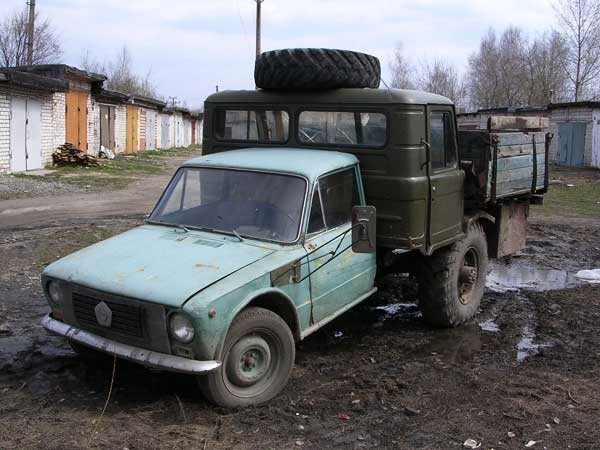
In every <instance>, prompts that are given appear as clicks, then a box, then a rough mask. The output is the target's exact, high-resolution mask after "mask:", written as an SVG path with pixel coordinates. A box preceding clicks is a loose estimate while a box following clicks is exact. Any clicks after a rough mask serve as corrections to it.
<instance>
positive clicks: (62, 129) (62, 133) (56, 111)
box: [52, 92, 67, 148]
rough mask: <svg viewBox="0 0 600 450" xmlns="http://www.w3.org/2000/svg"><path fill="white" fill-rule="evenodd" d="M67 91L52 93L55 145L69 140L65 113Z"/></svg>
mask: <svg viewBox="0 0 600 450" xmlns="http://www.w3.org/2000/svg"><path fill="white" fill-rule="evenodd" d="M65 99H66V97H65V93H64V92H55V93H54V94H52V117H53V127H52V128H53V147H54V148H56V147H58V146H59V145H62V144H64V143H65V141H66V140H67V137H66V136H67V129H66V122H65V120H66V115H65V101H66V100H65Z"/></svg>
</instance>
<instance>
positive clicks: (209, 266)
mask: <svg viewBox="0 0 600 450" xmlns="http://www.w3.org/2000/svg"><path fill="white" fill-rule="evenodd" d="M194 267H197V268H199V269H214V270H219V266H214V265H212V264H202V263H198V264H194Z"/></svg>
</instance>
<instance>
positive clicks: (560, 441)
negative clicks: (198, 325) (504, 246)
mask: <svg viewBox="0 0 600 450" xmlns="http://www.w3.org/2000/svg"><path fill="white" fill-rule="evenodd" d="M76 217H77V216H68V215H65V216H63V217H62V218H61V219H60V220H52V221H49V222H47V223H45V224H35V225H33V226H18V227H8V228H5V229H4V230H0V254H1V265H2V270H1V271H0V399H1V401H0V448H2V449H4V448H7V449H13V448H14V449H24V448H40V449H46V448H49V449H69V448H73V449H79V448H87V446H88V441H89V438H90V436H91V433H92V431H93V429H94V427H95V425H97V422H96V420H97V418H98V416H99V414H100V412H101V410H102V408H103V406H104V402H105V400H106V397H107V394H108V387H109V384H110V380H111V373H112V360H108V361H106V362H105V363H104V364H100V365H89V364H86V363H84V362H82V361H81V360H80V359H78V358H77V357H76V356H75V354H74V353H73V352H72V351H71V350H70V348H69V347H68V345H67V344H66V343H65V342H64V341H63V340H62V339H60V338H57V337H51V336H48V335H47V334H46V333H45V332H44V331H43V329H41V327H40V326H39V325H38V322H39V320H40V318H41V317H42V315H43V314H44V313H45V312H46V311H47V310H48V308H47V306H46V303H45V300H44V299H43V296H42V292H41V290H40V287H39V273H40V271H41V270H42V269H43V267H44V266H45V265H46V264H48V263H49V262H51V261H53V260H55V259H57V258H58V257H61V256H63V255H66V254H68V253H70V252H72V251H74V250H76V249H78V248H81V247H83V246H86V245H89V244H91V243H93V242H96V241H98V240H100V239H104V238H106V237H108V236H110V235H112V234H115V233H118V232H121V231H124V230H126V229H128V228H131V227H133V226H135V225H137V224H139V223H140V222H141V221H142V219H143V216H142V215H141V214H134V215H128V214H124V213H120V214H119V215H118V217H107V216H105V215H104V214H103V215H102V216H101V217H96V218H90V217H85V218H76ZM599 225H600V222H599V221H598V220H594V219H579V220H577V219H570V220H562V219H552V218H547V217H546V218H542V217H538V218H534V219H533V221H532V224H531V228H530V237H529V244H528V247H527V249H526V251H525V252H523V254H522V255H520V256H518V257H515V258H512V259H510V260H503V261H500V262H499V263H498V264H496V265H495V266H494V267H493V271H492V272H491V273H490V275H489V289H488V290H487V291H486V294H485V296H484V299H483V302H482V307H481V312H480V314H479V315H478V316H477V317H476V320H475V321H474V322H473V323H472V324H469V325H468V326H464V327H461V328H459V329H455V330H436V329H432V328H430V327H428V326H427V325H425V324H424V323H423V321H422V319H421V317H420V314H419V312H418V309H417V307H416V305H415V304H414V302H415V288H414V286H413V285H412V283H410V280H407V279H405V278H404V277H402V276H390V277H388V278H387V279H385V280H384V281H383V282H382V283H381V286H380V287H381V289H380V292H379V293H378V294H377V295H376V296H374V297H373V298H371V299H369V300H367V301H366V302H364V303H363V304H361V305H360V306H358V307H357V308H355V309H353V310H351V311H350V312H348V313H346V314H344V315H343V316H342V317H340V318H339V319H337V320H335V321H334V322H332V323H330V324H329V325H328V326H326V327H325V328H324V329H322V330H320V331H319V332H317V333H315V334H313V335H312V336H310V337H309V338H307V339H306V340H305V341H304V342H303V343H301V344H300V345H298V351H297V358H296V366H295V368H294V371H293V373H292V378H291V380H290V382H289V384H288V386H287V387H286V389H285V390H284V392H283V394H282V395H280V396H279V397H277V398H276V399H275V400H273V401H272V402H270V403H269V404H268V405H264V406H260V407H255V408H248V409H244V410H239V411H235V410H226V409H222V408H216V407H214V406H212V405H210V404H208V403H206V402H205V401H204V400H203V398H202V397H201V395H200V393H199V392H198V390H197V389H196V385H195V380H194V379H193V378H191V377H187V376H181V375H172V374H165V373H157V372H153V371H149V370H146V369H144V368H141V367H138V366H135V365H133V364H128V363H125V362H122V361H118V362H117V365H116V375H115V385H114V389H113V394H112V397H111V401H110V403H109V405H108V408H107V409H106V413H105V415H104V417H103V419H102V421H101V422H100V424H99V426H98V432H97V434H96V435H94V440H93V441H92V443H91V447H92V448H106V449H125V448H127V449H148V448H198V449H230V448H236V449H237V448H239V449H330V448H331V449H363V448H364V449H370V448H385V449H388V448H389V449H452V448H456V449H460V448H464V447H463V444H464V443H465V441H466V440H467V439H473V440H474V441H476V442H477V444H480V443H481V447H479V448H481V449H492V448H493V449H518V448H525V445H526V444H527V443H529V442H530V441H535V444H533V447H531V448H534V449H544V448H546V449H568V448H572V449H597V448H599V447H600V428H599V427H598V421H599V420H600V382H599V381H598V380H599V379H600V333H599V331H600V325H599V323H600V287H595V286H591V285H583V284H581V283H579V282H578V281H577V280H576V279H575V278H574V277H573V274H574V273H575V272H576V271H577V270H580V269H589V268H597V267H600V243H599V242H598V229H599ZM519 286H520V287H521V288H520V289H518V290H512V291H506V289H515V288H516V287H519ZM548 288H549V289H550V290H545V289H548Z"/></svg>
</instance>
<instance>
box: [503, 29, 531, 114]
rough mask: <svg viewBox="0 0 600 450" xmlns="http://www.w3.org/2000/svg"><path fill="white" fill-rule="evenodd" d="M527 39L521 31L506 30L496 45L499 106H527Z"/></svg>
mask: <svg viewBox="0 0 600 450" xmlns="http://www.w3.org/2000/svg"><path fill="white" fill-rule="evenodd" d="M527 46H528V42H527V39H526V38H525V37H524V35H523V32H522V31H521V29H519V28H517V27H509V28H507V29H506V30H505V31H504V32H503V33H502V36H501V37H500V42H499V45H498V58H499V60H498V69H499V72H500V92H499V94H500V98H499V100H500V104H501V106H521V105H525V104H527V100H526V97H527V93H526V81H527Z"/></svg>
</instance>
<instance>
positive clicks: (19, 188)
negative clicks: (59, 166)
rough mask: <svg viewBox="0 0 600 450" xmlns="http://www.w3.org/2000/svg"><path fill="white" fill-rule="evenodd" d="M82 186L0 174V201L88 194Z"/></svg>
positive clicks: (87, 190)
mask: <svg viewBox="0 0 600 450" xmlns="http://www.w3.org/2000/svg"><path fill="white" fill-rule="evenodd" d="M89 191H90V189H87V188H85V187H83V186H77V185H74V184H69V183H61V182H60V181H52V180H48V179H41V178H34V177H31V178H29V177H15V176H12V175H2V174H0V200H8V199H14V198H26V197H47V196H53V195H61V194H74V193H80V192H89Z"/></svg>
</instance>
